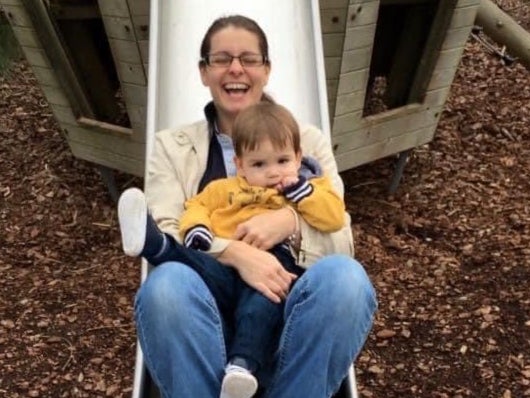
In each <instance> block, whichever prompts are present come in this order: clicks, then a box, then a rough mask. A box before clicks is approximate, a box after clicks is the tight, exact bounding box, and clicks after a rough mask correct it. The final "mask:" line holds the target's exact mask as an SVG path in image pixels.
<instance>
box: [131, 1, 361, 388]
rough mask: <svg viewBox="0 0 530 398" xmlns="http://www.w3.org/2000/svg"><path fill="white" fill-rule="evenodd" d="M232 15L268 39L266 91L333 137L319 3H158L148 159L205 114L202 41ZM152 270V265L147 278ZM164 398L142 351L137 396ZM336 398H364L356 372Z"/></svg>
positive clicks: (153, 17) (152, 35) (154, 4)
mask: <svg viewBox="0 0 530 398" xmlns="http://www.w3.org/2000/svg"><path fill="white" fill-rule="evenodd" d="M231 14H242V15H245V16H248V17H250V18H252V19H254V20H255V21H256V22H258V24H259V25H260V26H261V27H262V29H263V30H264V31H265V33H266V35H267V38H268V41H269V55H270V59H271V64H272V71H271V76H270V79H269V84H268V86H267V87H266V92H267V93H268V94H270V95H271V96H272V97H273V98H274V99H275V100H276V101H277V102H278V103H280V104H282V105H284V106H286V107H287V108H288V109H290V110H291V111H292V112H293V114H294V115H295V117H296V118H297V119H298V120H299V121H300V122H302V123H311V124H314V125H316V126H318V127H320V128H321V129H322V131H323V133H324V134H327V135H329V134H330V123H329V114H328V101H327V93H326V76H325V70H324V54H323V48H322V35H321V29H320V15H319V4H318V0H290V1H285V0H267V1H248V0H224V1H220V0H194V1H185V0H171V1H166V0H152V1H151V9H150V32H149V46H150V48H149V77H148V79H149V86H148V101H147V103H148V110H147V131H146V147H147V149H146V156H149V155H150V153H151V149H152V146H153V141H154V135H155V132H156V131H159V130H162V129H165V128H170V127H177V126H179V125H183V124H188V123H192V122H194V121H196V120H199V119H202V118H203V117H204V116H203V113H202V112H203V108H204V105H205V104H206V103H207V102H208V101H209V100H210V98H211V97H210V94H209V91H208V89H207V88H205V87H204V86H203V85H202V83H201V80H200V75H199V71H198V61H199V58H200V55H199V48H200V44H201V41H202V37H203V35H204V33H205V32H206V30H207V29H208V27H209V26H210V24H211V23H212V22H213V21H214V20H215V19H216V18H218V17H220V16H223V15H231ZM148 269H149V266H148V264H147V263H145V262H144V263H143V264H142V281H143V280H144V279H145V277H146V276H147V273H148ZM157 396H158V393H157V391H156V388H153V386H152V381H151V380H150V378H149V375H148V374H147V372H146V370H145V365H144V363H143V355H142V352H141V350H140V348H138V349H137V357H136V369H135V382H134V389H133V398H154V397H157ZM336 397H337V398H356V397H357V392H356V387H355V375H354V372H353V367H352V368H351V369H350V373H349V376H348V378H347V379H346V380H345V383H343V386H342V388H341V391H340V392H339V394H338V395H337V396H336Z"/></svg>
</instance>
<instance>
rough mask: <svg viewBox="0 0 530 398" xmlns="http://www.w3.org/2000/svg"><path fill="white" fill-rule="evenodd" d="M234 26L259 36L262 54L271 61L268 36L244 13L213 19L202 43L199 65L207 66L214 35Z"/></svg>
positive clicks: (267, 61)
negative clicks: (205, 59) (206, 59)
mask: <svg viewBox="0 0 530 398" xmlns="http://www.w3.org/2000/svg"><path fill="white" fill-rule="evenodd" d="M229 26H233V27H235V28H241V29H245V30H247V31H249V32H250V33H254V34H255V35H256V37H257V38H258V45H259V50H260V52H261V54H262V55H263V56H264V57H265V60H266V61H265V62H266V63H267V64H268V63H269V43H268V42H267V36H266V35H265V32H263V29H261V27H260V26H259V25H258V23H257V22H256V21H254V20H253V19H250V18H248V17H245V16H243V15H229V16H226V17H221V18H218V19H216V20H215V21H213V23H212V24H211V25H210V27H209V28H208V30H207V31H206V33H205V35H204V38H203V39H202V43H201V50H200V51H201V54H200V55H201V61H199V66H201V67H203V66H205V62H204V58H206V57H207V56H208V54H209V53H210V50H211V46H212V36H213V35H214V34H216V33H217V32H219V31H220V30H223V29H224V28H227V27H229Z"/></svg>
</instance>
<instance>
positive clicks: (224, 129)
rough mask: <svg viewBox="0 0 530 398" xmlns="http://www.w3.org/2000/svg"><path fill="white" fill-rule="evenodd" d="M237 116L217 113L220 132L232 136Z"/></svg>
mask: <svg viewBox="0 0 530 398" xmlns="http://www.w3.org/2000/svg"><path fill="white" fill-rule="evenodd" d="M234 119H235V117H230V116H228V115H221V114H218V115H217V127H218V128H219V132H220V133H223V134H226V135H229V136H230V137H231V136H232V127H233V126H234Z"/></svg>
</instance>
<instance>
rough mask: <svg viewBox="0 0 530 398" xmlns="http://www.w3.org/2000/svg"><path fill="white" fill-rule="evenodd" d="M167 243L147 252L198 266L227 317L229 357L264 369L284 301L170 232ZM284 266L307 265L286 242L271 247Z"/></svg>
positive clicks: (154, 259) (158, 259)
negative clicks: (272, 297) (300, 262)
mask: <svg viewBox="0 0 530 398" xmlns="http://www.w3.org/2000/svg"><path fill="white" fill-rule="evenodd" d="M166 239H167V245H166V248H165V250H164V251H162V252H161V253H159V254H158V255H156V256H147V255H146V256H145V259H146V260H147V261H148V262H149V263H150V264H152V265H155V266H157V265H160V264H162V263H166V262H170V261H171V262H179V263H181V264H185V265H187V266H189V267H190V268H192V269H193V270H195V271H196V272H197V273H198V274H199V276H200V277H201V278H202V280H203V281H204V283H205V284H206V286H207V287H208V290H209V291H210V293H211V294H212V296H213V298H214V299H215V302H216V304H217V307H218V309H219V312H220V314H221V317H222V318H223V320H224V323H223V326H224V329H225V333H224V335H225V343H226V342H227V341H228V342H230V344H227V346H229V350H228V360H232V359H233V358H235V357H239V358H242V359H244V360H245V361H246V363H247V366H249V369H252V370H253V371H255V370H258V369H262V368H263V367H264V365H265V363H266V362H267V360H268V358H269V357H270V356H271V353H274V351H275V349H276V347H277V345H278V338H279V332H280V331H281V327H282V326H283V308H284V306H283V303H281V304H276V303H273V302H272V301H271V300H269V299H268V298H266V297H265V296H263V295H262V294H261V293H259V292H257V291H256V290H254V289H253V288H251V287H250V286H248V285H247V284H246V283H245V282H243V281H242V280H241V278H240V277H239V274H238V273H237V272H235V271H234V270H231V269H228V268H227V267H224V266H222V265H221V264H219V262H218V261H217V260H216V259H214V258H213V257H212V256H210V255H208V254H206V253H204V252H201V251H198V250H194V249H189V248H187V247H185V246H183V245H182V244H180V243H179V242H177V241H176V240H175V239H173V238H172V237H171V236H170V235H166ZM269 252H270V253H271V254H273V255H274V256H275V257H276V258H277V259H278V261H279V262H280V263H281V264H282V265H283V267H284V268H285V269H286V270H287V271H289V272H292V273H294V274H296V275H298V276H300V275H302V274H303V272H304V269H303V268H301V267H299V266H297V265H296V264H295V261H294V258H293V256H292V255H291V253H290V252H289V250H288V249H287V248H286V247H284V246H283V245H282V244H279V245H276V246H274V247H273V248H272V249H271V250H269Z"/></svg>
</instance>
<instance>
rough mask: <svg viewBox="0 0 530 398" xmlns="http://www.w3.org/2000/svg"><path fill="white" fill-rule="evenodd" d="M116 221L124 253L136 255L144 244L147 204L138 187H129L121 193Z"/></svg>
mask: <svg viewBox="0 0 530 398" xmlns="http://www.w3.org/2000/svg"><path fill="white" fill-rule="evenodd" d="M118 221H119V223H120V232H121V244H122V247H123V251H124V253H125V254H126V255H128V256H131V257H138V256H139V255H140V253H141V252H142V250H143V249H144V246H145V234H146V224H147V204H146V202H145V195H144V193H143V192H142V191H141V190H140V189H138V188H129V189H127V190H126V191H125V192H123V193H122V194H121V196H120V199H119V200H118Z"/></svg>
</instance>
